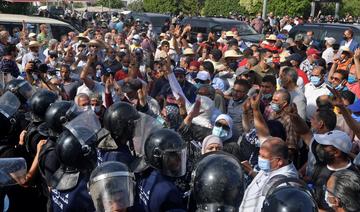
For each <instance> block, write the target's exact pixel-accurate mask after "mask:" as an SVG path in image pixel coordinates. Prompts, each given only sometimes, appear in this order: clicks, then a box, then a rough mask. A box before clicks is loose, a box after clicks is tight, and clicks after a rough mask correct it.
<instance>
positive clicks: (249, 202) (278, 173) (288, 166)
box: [239, 137, 299, 212]
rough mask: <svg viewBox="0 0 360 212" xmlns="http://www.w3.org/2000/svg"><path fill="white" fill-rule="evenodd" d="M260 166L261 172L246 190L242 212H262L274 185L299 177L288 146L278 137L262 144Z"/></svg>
mask: <svg viewBox="0 0 360 212" xmlns="http://www.w3.org/2000/svg"><path fill="white" fill-rule="evenodd" d="M258 166H259V168H260V171H259V173H258V174H257V175H256V176H255V178H254V179H253V180H252V182H251V184H250V185H249V186H248V187H247V189H246V190H245V194H244V198H243V200H242V202H241V206H240V209H239V210H240V212H242V211H255V212H256V211H261V208H262V205H263V201H264V200H265V196H266V193H267V191H268V190H269V189H270V187H271V185H272V184H273V183H275V182H276V181H277V180H279V179H281V178H285V177H291V178H298V177H299V176H298V172H297V170H296V168H295V166H294V164H293V163H292V162H291V161H289V153H288V146H287V144H286V143H285V141H283V140H282V139H280V138H277V137H270V138H268V139H267V140H266V141H264V142H263V143H262V144H261V146H260V151H259V158H258Z"/></svg>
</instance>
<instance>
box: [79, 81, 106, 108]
mask: <svg viewBox="0 0 360 212" xmlns="http://www.w3.org/2000/svg"><path fill="white" fill-rule="evenodd" d="M94 83H95V84H94V87H93V89H90V88H88V87H87V86H86V85H85V83H83V84H82V85H81V86H80V87H78V89H77V92H76V95H78V94H80V93H84V94H86V95H88V96H89V97H90V95H92V94H95V93H96V94H99V95H101V98H102V101H103V105H104V106H106V105H105V88H104V86H103V85H102V84H101V83H99V82H95V81H94Z"/></svg>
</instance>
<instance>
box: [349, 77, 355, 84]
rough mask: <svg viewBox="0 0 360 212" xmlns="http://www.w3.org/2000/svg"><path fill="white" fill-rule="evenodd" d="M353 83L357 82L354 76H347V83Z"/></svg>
mask: <svg viewBox="0 0 360 212" xmlns="http://www.w3.org/2000/svg"><path fill="white" fill-rule="evenodd" d="M355 82H357V79H356V77H355V76H354V75H349V77H348V83H350V84H353V83H355Z"/></svg>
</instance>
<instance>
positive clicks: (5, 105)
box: [0, 91, 20, 137]
mask: <svg viewBox="0 0 360 212" xmlns="http://www.w3.org/2000/svg"><path fill="white" fill-rule="evenodd" d="M19 107H20V101H19V99H18V98H17V97H16V96H15V94H13V93H11V92H10V91H7V92H5V93H4V94H3V95H2V96H0V124H1V127H0V136H1V137H4V136H7V135H9V134H11V132H12V131H13V130H14V127H15V124H16V119H15V117H14V115H15V113H16V112H17V110H18V109H19Z"/></svg>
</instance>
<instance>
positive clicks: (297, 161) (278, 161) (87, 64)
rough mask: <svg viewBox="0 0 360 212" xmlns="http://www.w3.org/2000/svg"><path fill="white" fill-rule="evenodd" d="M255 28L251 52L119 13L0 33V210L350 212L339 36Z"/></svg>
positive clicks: (350, 74) (350, 95)
mask: <svg viewBox="0 0 360 212" xmlns="http://www.w3.org/2000/svg"><path fill="white" fill-rule="evenodd" d="M269 17H270V19H269V25H272V24H274V25H272V26H271V30H264V28H265V27H266V25H263V24H262V22H261V21H262V20H261V19H260V17H259V18H258V19H254V20H253V21H252V22H251V23H250V24H251V25H252V26H253V27H254V28H255V29H256V30H257V31H259V32H264V34H265V39H264V40H262V41H260V42H259V43H253V44H249V43H245V42H243V41H242V39H241V35H240V34H239V32H238V31H237V29H236V28H233V29H232V30H230V31H223V32H222V33H221V35H220V36H219V37H218V35H217V34H215V33H212V32H210V33H209V34H202V33H198V34H197V35H196V41H195V42H192V41H191V40H192V39H191V32H192V27H191V26H190V25H186V26H181V25H179V24H178V22H176V21H170V20H169V21H167V22H166V23H165V24H164V26H163V27H162V33H161V34H159V35H157V34H156V33H154V31H153V27H152V25H151V23H146V24H144V23H141V20H137V19H136V20H134V19H129V20H127V19H126V18H125V17H124V16H123V15H118V14H116V15H113V16H112V17H111V18H110V19H109V20H108V22H107V23H105V24H104V22H102V24H101V25H96V23H94V24H95V25H93V26H92V27H89V28H88V29H87V30H86V31H84V32H82V33H78V34H77V33H76V32H69V33H68V34H66V35H63V36H62V38H61V40H56V39H53V38H51V34H50V33H49V31H48V29H47V27H48V26H47V25H46V24H41V25H40V27H39V29H40V31H39V33H38V34H36V33H34V32H32V31H31V30H29V29H28V28H27V27H26V22H25V21H26V20H25V21H24V23H23V27H22V28H14V29H13V31H12V32H8V31H6V29H5V27H3V26H0V58H1V61H0V84H1V85H0V88H1V89H0V95H1V96H0V141H1V142H0V164H1V165H0V170H1V171H0V182H1V183H0V184H1V189H0V196H1V200H0V207H1V210H6V211H147V212H150V211H151V212H157V211H244V212H247V211H306V212H308V211H349V212H350V211H354V212H355V211H360V201H359V200H360V171H359V166H360V154H359V151H360V141H359V138H360V100H359V99H360V46H359V44H358V43H357V42H356V41H355V39H354V33H353V31H352V30H351V29H348V30H346V31H344V32H343V40H341V41H340V40H338V41H337V40H335V38H332V37H326V38H325V46H323V45H322V44H321V43H319V42H318V41H315V40H313V36H314V32H312V31H308V32H306V34H305V35H304V34H298V35H296V36H295V38H288V36H287V33H286V32H288V31H289V30H290V28H291V26H292V24H299V23H294V19H291V18H287V19H286V17H284V20H283V21H280V22H279V25H278V27H277V25H276V24H275V23H276V22H272V19H271V17H272V14H270V15H269ZM300 24H301V23H300ZM273 26H274V27H273Z"/></svg>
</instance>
